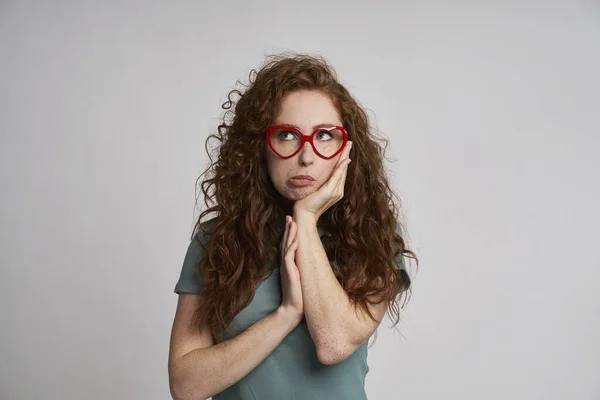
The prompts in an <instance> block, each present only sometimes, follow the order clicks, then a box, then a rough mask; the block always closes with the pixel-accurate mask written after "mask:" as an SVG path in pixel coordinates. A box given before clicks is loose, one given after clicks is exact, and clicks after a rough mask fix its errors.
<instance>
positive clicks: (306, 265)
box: [294, 213, 354, 362]
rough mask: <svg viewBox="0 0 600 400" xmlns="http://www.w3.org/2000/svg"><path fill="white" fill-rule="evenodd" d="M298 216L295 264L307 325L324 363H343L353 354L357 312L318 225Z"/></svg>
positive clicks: (301, 215) (297, 214)
mask: <svg viewBox="0 0 600 400" xmlns="http://www.w3.org/2000/svg"><path fill="white" fill-rule="evenodd" d="M294 216H295V221H296V223H297V225H298V233H297V235H298V250H296V258H295V260H296V265H297V266H298V269H299V271H300V279H301V282H302V296H303V300H304V316H305V318H306V324H307V326H308V329H309V331H310V335H311V337H312V339H313V341H314V342H315V346H316V348H317V352H318V353H319V359H320V360H322V361H324V362H328V361H329V360H336V359H337V360H339V359H340V358H342V359H343V358H344V357H345V355H347V354H350V353H352V352H353V349H351V348H349V344H348V341H347V340H346V336H347V332H346V331H347V329H348V327H347V323H348V322H347V321H348V320H349V314H350V313H353V312H354V311H353V308H352V306H351V304H350V300H349V298H348V295H347V294H346V291H345V290H344V288H343V287H342V285H340V283H339V282H338V281H337V278H336V277H335V274H334V273H333V270H332V268H331V265H330V263H329V260H328V258H327V253H326V252H325V249H324V248H323V244H322V242H321V238H320V237H319V232H318V230H317V226H316V221H315V220H314V218H312V217H311V216H306V215H303V214H299V213H295V214H294Z"/></svg>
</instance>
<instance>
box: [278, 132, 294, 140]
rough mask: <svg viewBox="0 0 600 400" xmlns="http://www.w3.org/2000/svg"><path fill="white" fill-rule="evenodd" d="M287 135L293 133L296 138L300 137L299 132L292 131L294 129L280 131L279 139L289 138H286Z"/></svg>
mask: <svg viewBox="0 0 600 400" xmlns="http://www.w3.org/2000/svg"><path fill="white" fill-rule="evenodd" d="M286 135H292V136H294V138H298V132H296V131H292V130H287V131H280V132H279V134H278V135H277V136H278V137H279V139H282V140H287V139H284V137H285V136H286ZM292 140H293V138H292Z"/></svg>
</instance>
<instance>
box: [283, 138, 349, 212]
mask: <svg viewBox="0 0 600 400" xmlns="http://www.w3.org/2000/svg"><path fill="white" fill-rule="evenodd" d="M351 148H352V142H348V143H346V146H345V147H344V150H342V155H341V157H340V158H339V160H338V163H337V164H336V166H335V168H334V169H333V173H332V174H331V176H330V177H329V180H328V181H327V182H325V183H324V184H323V186H321V187H320V188H319V190H317V191H316V192H314V193H311V194H310V195H308V196H306V197H305V198H303V199H301V200H298V201H296V202H295V203H294V214H297V213H302V214H307V215H310V216H311V217H314V219H315V221H318V220H319V217H321V215H323V213H324V212H325V211H326V210H327V209H328V208H329V207H331V206H332V205H334V204H335V203H337V202H338V201H339V200H340V199H342V198H343V197H344V186H345V185H346V175H347V173H348V164H350V161H351V160H350V149H351Z"/></svg>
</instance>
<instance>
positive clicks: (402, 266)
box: [394, 225, 411, 290]
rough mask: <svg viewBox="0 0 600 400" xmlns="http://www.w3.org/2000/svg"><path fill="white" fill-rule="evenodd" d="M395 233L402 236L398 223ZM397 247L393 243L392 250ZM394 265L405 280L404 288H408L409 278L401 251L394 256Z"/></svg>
mask: <svg viewBox="0 0 600 400" xmlns="http://www.w3.org/2000/svg"><path fill="white" fill-rule="evenodd" d="M396 233H397V234H399V235H400V236H402V229H401V228H400V226H399V225H398V226H397V227H396ZM397 248H398V246H396V245H394V252H396V249H397ZM395 266H396V268H398V269H400V273H401V274H402V279H403V280H404V282H406V287H405V288H404V290H408V288H410V284H411V280H410V276H409V275H408V271H407V270H406V263H405V261H404V256H403V255H402V253H399V254H398V255H397V256H396V260H395Z"/></svg>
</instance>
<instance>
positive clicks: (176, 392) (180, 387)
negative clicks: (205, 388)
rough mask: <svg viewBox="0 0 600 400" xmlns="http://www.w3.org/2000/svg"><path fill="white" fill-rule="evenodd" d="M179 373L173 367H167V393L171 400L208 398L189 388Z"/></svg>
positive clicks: (195, 389) (200, 399)
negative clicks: (168, 392)
mask: <svg viewBox="0 0 600 400" xmlns="http://www.w3.org/2000/svg"><path fill="white" fill-rule="evenodd" d="M182 375H183V374H182V373H181V371H180V370H179V369H178V368H177V367H175V365H170V366H169V391H170V393H171V397H172V398H173V400H206V399H207V398H208V397H206V396H204V394H203V393H198V389H197V388H193V387H190V385H189V384H187V383H186V379H185V377H184V376H182Z"/></svg>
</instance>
